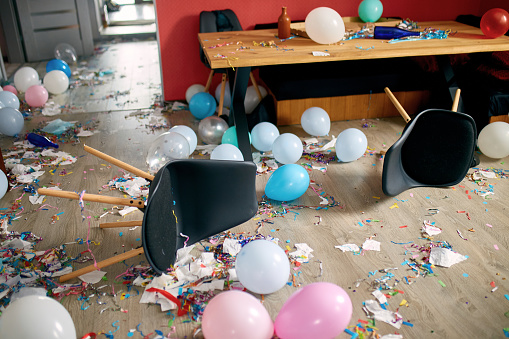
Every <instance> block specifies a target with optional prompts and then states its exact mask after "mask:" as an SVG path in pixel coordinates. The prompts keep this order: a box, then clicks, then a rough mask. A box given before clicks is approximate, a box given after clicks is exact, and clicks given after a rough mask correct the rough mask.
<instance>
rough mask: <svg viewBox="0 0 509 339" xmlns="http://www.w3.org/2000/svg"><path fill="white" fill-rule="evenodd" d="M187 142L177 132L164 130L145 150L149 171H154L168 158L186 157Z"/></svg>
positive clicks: (187, 155) (187, 153)
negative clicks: (146, 150)
mask: <svg viewBox="0 0 509 339" xmlns="http://www.w3.org/2000/svg"><path fill="white" fill-rule="evenodd" d="M189 154H190V152H189V142H188V141H187V139H186V138H185V137H184V136H183V135H182V134H179V133H177V132H165V133H163V134H161V135H159V136H158V137H157V138H155V139H154V141H153V142H152V143H151V144H150V147H149V149H148V152H147V157H146V161H147V165H148V168H149V171H150V172H151V173H156V172H157V171H159V169H161V167H163V166H164V165H166V163H168V161H170V160H175V159H187V158H188V157H189Z"/></svg>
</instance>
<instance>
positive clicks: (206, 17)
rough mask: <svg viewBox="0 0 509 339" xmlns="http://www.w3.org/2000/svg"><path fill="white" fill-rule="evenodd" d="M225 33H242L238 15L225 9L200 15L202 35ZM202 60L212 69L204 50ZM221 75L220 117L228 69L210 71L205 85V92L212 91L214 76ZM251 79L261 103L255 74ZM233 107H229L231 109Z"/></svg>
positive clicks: (201, 53)
mask: <svg viewBox="0 0 509 339" xmlns="http://www.w3.org/2000/svg"><path fill="white" fill-rule="evenodd" d="M225 31H242V26H241V25H240V22H239V19H238V18H237V15H236V14H235V13H234V12H233V11H232V10H231V9H225V10H221V11H202V12H201V13H200V33H209V32H225ZM200 59H201V61H202V63H203V64H204V65H205V66H207V68H210V64H209V62H208V60H207V57H206V56H205V53H203V50H202V49H201V48H200ZM216 73H220V74H222V77H221V94H220V97H219V106H218V116H220V115H221V114H222V112H223V105H224V94H225V90H226V78H227V70H226V69H210V73H209V77H208V79H207V84H206V85H205V92H208V91H209V90H210V85H211V84H212V79H213V77H214V74H216ZM249 78H250V80H251V83H252V84H253V87H254V89H255V91H256V94H257V95H258V98H259V99H260V101H262V99H263V96H262V93H261V92H260V89H259V88H258V83H257V82H256V79H255V77H254V75H253V72H251V73H249ZM230 106H231V105H228V107H230Z"/></svg>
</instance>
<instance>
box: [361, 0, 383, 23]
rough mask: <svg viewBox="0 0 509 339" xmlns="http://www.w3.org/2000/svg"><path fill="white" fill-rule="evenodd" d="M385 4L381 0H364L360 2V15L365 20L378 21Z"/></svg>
mask: <svg viewBox="0 0 509 339" xmlns="http://www.w3.org/2000/svg"><path fill="white" fill-rule="evenodd" d="M383 10H384V6H383V5H382V2H381V1H380V0H363V1H362V2H361V3H360V4H359V9H358V11H359V17H360V18H361V20H362V21H364V22H376V21H377V20H378V19H380V17H381V16H382V13H383Z"/></svg>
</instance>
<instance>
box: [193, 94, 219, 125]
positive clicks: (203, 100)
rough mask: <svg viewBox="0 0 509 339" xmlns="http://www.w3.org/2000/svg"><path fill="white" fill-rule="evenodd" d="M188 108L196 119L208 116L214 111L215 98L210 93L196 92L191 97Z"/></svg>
mask: <svg viewBox="0 0 509 339" xmlns="http://www.w3.org/2000/svg"><path fill="white" fill-rule="evenodd" d="M189 110H190V111H191V114H192V115H194V117H195V118H196V119H199V120H201V119H204V118H206V117H210V116H211V115H214V113H215V111H216V100H215V99H214V97H213V96H212V95H211V94H210V93H206V92H198V93H196V94H195V95H193V97H192V98H191V101H190V102H189Z"/></svg>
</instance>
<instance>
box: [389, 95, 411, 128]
mask: <svg viewBox="0 0 509 339" xmlns="http://www.w3.org/2000/svg"><path fill="white" fill-rule="evenodd" d="M384 91H385V93H386V94H387V96H388V97H389V99H390V100H391V101H392V104H393V105H394V107H396V109H397V110H398V112H399V114H400V115H401V116H402V117H403V119H405V122H409V121H410V120H411V119H410V116H409V115H408V113H407V112H406V111H405V109H404V108H403V106H401V104H400V103H399V101H398V99H396V97H395V96H394V94H392V92H391V90H390V89H389V87H385V88H384Z"/></svg>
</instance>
